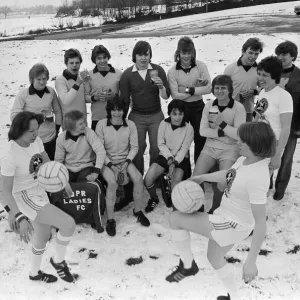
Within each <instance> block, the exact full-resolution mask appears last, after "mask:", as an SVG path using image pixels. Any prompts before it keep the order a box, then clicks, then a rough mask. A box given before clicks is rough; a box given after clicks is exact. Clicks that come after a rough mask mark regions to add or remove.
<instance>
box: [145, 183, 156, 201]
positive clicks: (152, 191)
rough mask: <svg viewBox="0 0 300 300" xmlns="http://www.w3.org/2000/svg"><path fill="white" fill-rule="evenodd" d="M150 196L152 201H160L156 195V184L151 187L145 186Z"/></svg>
mask: <svg viewBox="0 0 300 300" xmlns="http://www.w3.org/2000/svg"><path fill="white" fill-rule="evenodd" d="M145 187H146V189H147V191H148V193H149V195H150V198H152V199H157V200H158V197H157V194H156V186H155V183H153V184H152V185H151V186H145Z"/></svg>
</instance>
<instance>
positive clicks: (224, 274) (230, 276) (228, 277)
mask: <svg viewBox="0 0 300 300" xmlns="http://www.w3.org/2000/svg"><path fill="white" fill-rule="evenodd" d="M216 272H217V274H218V276H219V278H220V279H221V280H222V282H223V284H224V286H225V287H226V289H227V291H228V294H229V295H230V298H231V300H236V299H239V298H238V293H237V287H236V278H235V276H234V268H233V266H231V265H229V264H227V263H226V265H225V266H224V267H222V268H220V269H218V270H216Z"/></svg>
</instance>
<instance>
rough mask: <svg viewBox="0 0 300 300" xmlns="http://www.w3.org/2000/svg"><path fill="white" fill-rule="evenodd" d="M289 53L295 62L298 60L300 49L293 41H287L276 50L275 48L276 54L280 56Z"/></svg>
mask: <svg viewBox="0 0 300 300" xmlns="http://www.w3.org/2000/svg"><path fill="white" fill-rule="evenodd" d="M287 53H289V54H290V55H291V57H293V58H294V59H293V61H295V60H296V59H297V56H298V47H297V45H296V44H294V43H293V42H291V41H285V42H282V43H280V44H279V45H278V46H277V47H276V48H275V54H276V55H280V54H287Z"/></svg>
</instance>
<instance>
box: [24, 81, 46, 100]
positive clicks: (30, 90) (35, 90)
mask: <svg viewBox="0 0 300 300" xmlns="http://www.w3.org/2000/svg"><path fill="white" fill-rule="evenodd" d="M45 93H47V94H50V91H49V90H48V88H47V87H46V86H45V88H44V89H43V90H41V91H39V90H37V89H35V88H34V87H33V84H31V85H30V87H29V95H34V94H36V95H38V96H39V97H40V98H42V97H43V96H44V94H45Z"/></svg>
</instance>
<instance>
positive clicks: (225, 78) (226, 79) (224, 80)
mask: <svg viewBox="0 0 300 300" xmlns="http://www.w3.org/2000/svg"><path fill="white" fill-rule="evenodd" d="M216 85H226V86H227V87H228V91H229V96H230V97H232V93H233V82H232V79H231V77H230V76H229V75H217V76H216V77H215V78H214V79H213V81H212V83H211V86H212V88H211V92H212V93H214V88H215V86H216Z"/></svg>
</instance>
